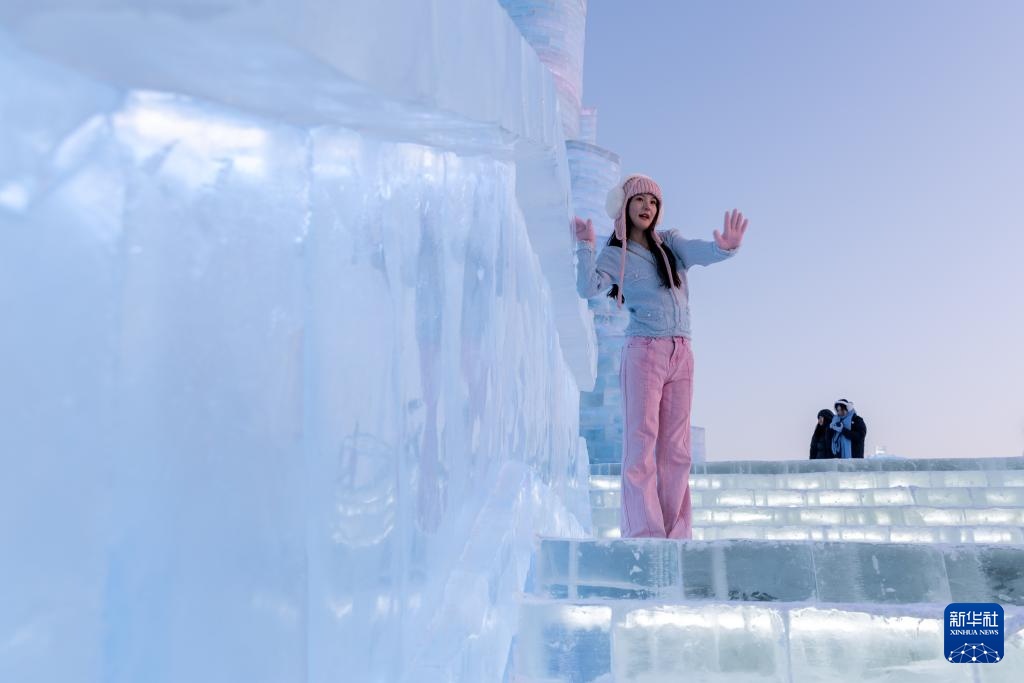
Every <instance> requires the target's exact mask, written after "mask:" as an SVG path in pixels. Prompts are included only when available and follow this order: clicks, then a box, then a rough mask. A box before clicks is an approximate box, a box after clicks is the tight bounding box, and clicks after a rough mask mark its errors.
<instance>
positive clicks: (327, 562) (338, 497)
mask: <svg viewBox="0 0 1024 683" xmlns="http://www.w3.org/2000/svg"><path fill="white" fill-rule="evenodd" d="M136 5H137V3H132V2H127V1H125V2H116V1H103V2H99V1H97V2H71V1H70V0H68V1H67V2H61V1H59V0H52V1H50V2H46V3H34V4H33V3H11V4H5V5H4V6H3V8H2V10H0V21H2V24H0V81H2V82H3V83H4V84H5V87H4V88H3V90H2V92H0V117H2V118H0V230H2V231H3V234H4V238H5V239H4V248H3V249H2V250H0V254H2V256H0V299H2V301H3V308H2V310H3V311H4V313H5V317H6V319H5V321H4V331H3V333H2V334H0V375H2V376H3V377H4V378H5V381H4V382H3V384H2V385H0V386H2V388H0V415H3V416H4V428H3V429H0V444H2V447H0V457H2V459H3V465H4V470H5V476H4V477H3V478H2V479H0V519H2V520H3V521H2V522H0V547H3V548H4V555H5V561H4V562H3V563H0V586H2V587H3V588H2V589H0V604H2V605H3V607H4V609H2V610H0V680H18V681H66V680H76V681H101V680H102V681H140V680H145V681H154V682H159V681H182V680H189V681H224V680H246V681H279V680H309V681H333V680H345V681H363V680H389V681H390V680H402V679H405V680H416V681H428V680H449V679H453V678H454V679H460V678H461V679H464V680H493V679H494V678H493V676H494V675H495V673H496V672H498V673H500V672H501V671H503V670H504V665H505V661H506V658H507V652H508V642H509V640H510V637H511V633H510V631H509V629H510V628H512V626H511V625H514V624H515V623H516V620H515V618H514V615H512V614H510V612H511V611H513V610H514V609H515V604H514V596H515V594H516V592H517V591H518V589H519V588H520V587H521V580H522V576H523V572H524V571H525V559H526V557H527V555H528V552H529V539H530V538H531V536H532V534H533V533H534V532H535V531H541V532H543V533H546V534H579V533H581V532H582V530H583V527H582V523H583V522H585V519H586V516H587V514H588V510H587V501H586V495H587V492H586V464H587V463H586V455H585V448H583V447H582V446H581V444H580V440H579V438H578V436H577V435H578V422H577V420H578V417H577V416H578V398H577V397H578V395H579V394H578V386H579V385H580V384H585V383H586V382H587V379H588V372H589V373H590V376H589V381H590V382H592V381H593V377H592V373H593V348H592V344H591V342H590V341H589V340H590V339H591V338H592V333H591V332H590V328H589V327H588V324H589V323H588V322H587V319H586V316H585V315H584V313H585V308H583V307H581V305H580V302H579V300H578V298H577V297H576V295H575V291H574V288H573V285H572V282H573V278H572V269H571V260H570V254H571V240H570V235H569V232H568V229H567V228H568V216H569V212H570V207H569V206H568V198H569V196H570V191H569V185H568V166H567V161H566V155H565V148H564V144H563V139H562V131H561V126H560V116H559V109H558V107H557V105H556V104H555V102H556V99H555V98H554V97H553V96H552V95H551V93H553V92H554V85H553V81H552V78H551V76H550V74H549V73H548V71H547V69H546V68H545V67H544V66H543V65H542V64H541V63H540V62H539V61H538V59H537V57H536V55H535V54H534V52H533V51H532V50H531V49H530V48H529V47H528V46H527V45H526V43H525V42H524V41H523V39H522V36H521V35H520V34H519V32H518V30H517V29H516V27H515V26H514V25H513V23H512V22H511V21H510V20H509V18H508V16H507V15H506V13H505V12H504V10H503V9H502V8H501V7H500V6H499V5H498V4H497V3H481V2H472V1H470V0H455V1H452V0H444V1H443V2H442V1H441V0H438V1H437V2H421V3H411V4H407V3H400V2H394V1H391V0H385V1H382V2H377V3H366V4H362V3H342V4H339V3H329V2H314V1H312V0H307V1H305V2H297V3H295V2H283V1H282V2H270V1H268V2H241V1H238V2H229V1H227V0H224V1H222V2H195V1H185V0H181V1H180V2H176V1H174V0H165V1H163V2H149V3H146V5H145V7H144V10H145V11H142V10H137V9H135V6H136ZM382 26H387V30H382V28H381V27H382ZM467 84H468V85H467Z"/></svg>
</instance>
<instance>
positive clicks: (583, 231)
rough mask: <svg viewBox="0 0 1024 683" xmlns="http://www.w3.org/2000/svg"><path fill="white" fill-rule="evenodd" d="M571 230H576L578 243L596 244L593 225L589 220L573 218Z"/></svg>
mask: <svg viewBox="0 0 1024 683" xmlns="http://www.w3.org/2000/svg"><path fill="white" fill-rule="evenodd" d="M572 224H573V228H575V230H576V239H577V240H578V241H580V242H590V243H591V244H594V243H596V242H597V235H595V234H594V223H593V221H591V220H590V219H589V218H588V219H587V220H586V221H584V220H583V219H582V218H580V217H579V216H573V219H572Z"/></svg>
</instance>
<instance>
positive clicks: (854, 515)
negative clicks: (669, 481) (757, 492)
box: [605, 505, 1024, 527]
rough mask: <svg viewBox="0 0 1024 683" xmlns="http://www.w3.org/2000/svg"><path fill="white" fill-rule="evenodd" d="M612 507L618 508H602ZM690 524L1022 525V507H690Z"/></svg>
mask: <svg viewBox="0 0 1024 683" xmlns="http://www.w3.org/2000/svg"><path fill="white" fill-rule="evenodd" d="M605 509H608V510H615V511H616V514H617V510H618V508H605ZM693 524H694V525H699V526H712V525H724V524H746V525H771V526H777V525H800V524H811V525H823V524H827V525H848V526H852V525H858V524H861V525H862V524H869V525H873V526H963V525H967V526H1017V527H1020V526H1024V507H1019V508H993V507H932V506H924V505H890V506H880V507H871V506H858V507H822V506H812V507H770V506H767V505H765V506H754V507H738V506H737V507H728V508H706V507H697V506H694V508H693Z"/></svg>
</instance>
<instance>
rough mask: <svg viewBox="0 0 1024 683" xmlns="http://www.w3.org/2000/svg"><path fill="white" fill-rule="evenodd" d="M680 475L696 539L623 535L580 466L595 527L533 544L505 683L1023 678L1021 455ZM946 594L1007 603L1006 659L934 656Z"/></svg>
mask: <svg viewBox="0 0 1024 683" xmlns="http://www.w3.org/2000/svg"><path fill="white" fill-rule="evenodd" d="M691 485H692V486H693V489H694V490H693V494H694V498H693V502H694V514H695V520H698V521H695V527H694V532H695V533H694V535H695V540H692V541H687V542H676V541H666V540H653V539H630V540H620V539H615V538H612V536H613V535H617V530H616V527H617V523H618V522H617V520H618V476H617V472H615V468H614V467H613V466H607V465H603V466H594V468H593V474H592V477H591V496H592V497H591V501H592V504H593V506H594V507H593V512H594V526H595V533H596V534H598V535H600V536H604V538H596V539H554V538H550V539H540V540H539V541H538V544H537V548H536V552H535V554H534V558H533V566H532V570H531V575H530V580H529V584H528V586H527V590H526V594H525V596H524V598H523V602H522V605H521V613H520V627H519V632H518V634H517V636H516V645H515V648H514V652H513V666H512V668H511V671H513V672H514V674H515V679H514V680H518V681H602V682H604V681H637V682H639V681H645V682H653V681H730V682H732V681H784V682H803V681H869V680H870V681H975V682H979V683H987V682H990V681H992V682H995V681H1015V682H1019V681H1021V680H1024V543H1022V541H1021V538H1022V537H1021V533H1022V526H1024V525H1022V521H1021V520H1022V516H1021V515H1022V513H1024V499H1022V495H1024V459H1021V458H1008V459H971V460H967V459H965V460H917V461H910V460H864V461H857V462H839V461H826V462H803V463H799V462H791V463H755V462H733V463H710V464H707V465H702V466H697V467H696V468H695V471H694V474H693V476H692V478H691ZM613 513H614V518H613V517H612V514H613ZM613 520H614V521H613ZM613 530H615V533H613ZM697 539H704V540H697ZM950 602H998V603H1000V604H1001V605H1002V606H1003V607H1004V609H1005V612H1006V621H1007V623H1006V627H1007V628H1006V633H1007V637H1006V650H1007V652H1006V653H1004V658H1005V659H1004V661H1002V662H1000V663H998V664H993V665H974V666H967V665H954V664H950V663H948V662H947V661H946V660H945V659H944V654H943V651H942V650H943V624H942V616H943V610H944V608H945V606H946V605H947V604H948V603H950Z"/></svg>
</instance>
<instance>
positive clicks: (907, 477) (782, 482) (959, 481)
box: [590, 470, 1024, 491]
mask: <svg viewBox="0 0 1024 683" xmlns="http://www.w3.org/2000/svg"><path fill="white" fill-rule="evenodd" d="M619 480H620V477H619V475H618V473H615V474H593V473H592V474H591V475H590V488H591V489H592V490H601V489H615V488H618V487H619ZM904 487H919V488H962V487H970V488H986V487H996V488H1007V487H1024V470H977V471H960V470H953V471H941V472H931V471H924V472H815V473H797V474H699V473H691V474H690V488H691V489H693V490H694V491H715V490H727V491H734V490H751V489H753V490H758V491H765V490H770V489H790V490H798V491H813V490H816V489H824V490H834V489H886V488H904Z"/></svg>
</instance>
